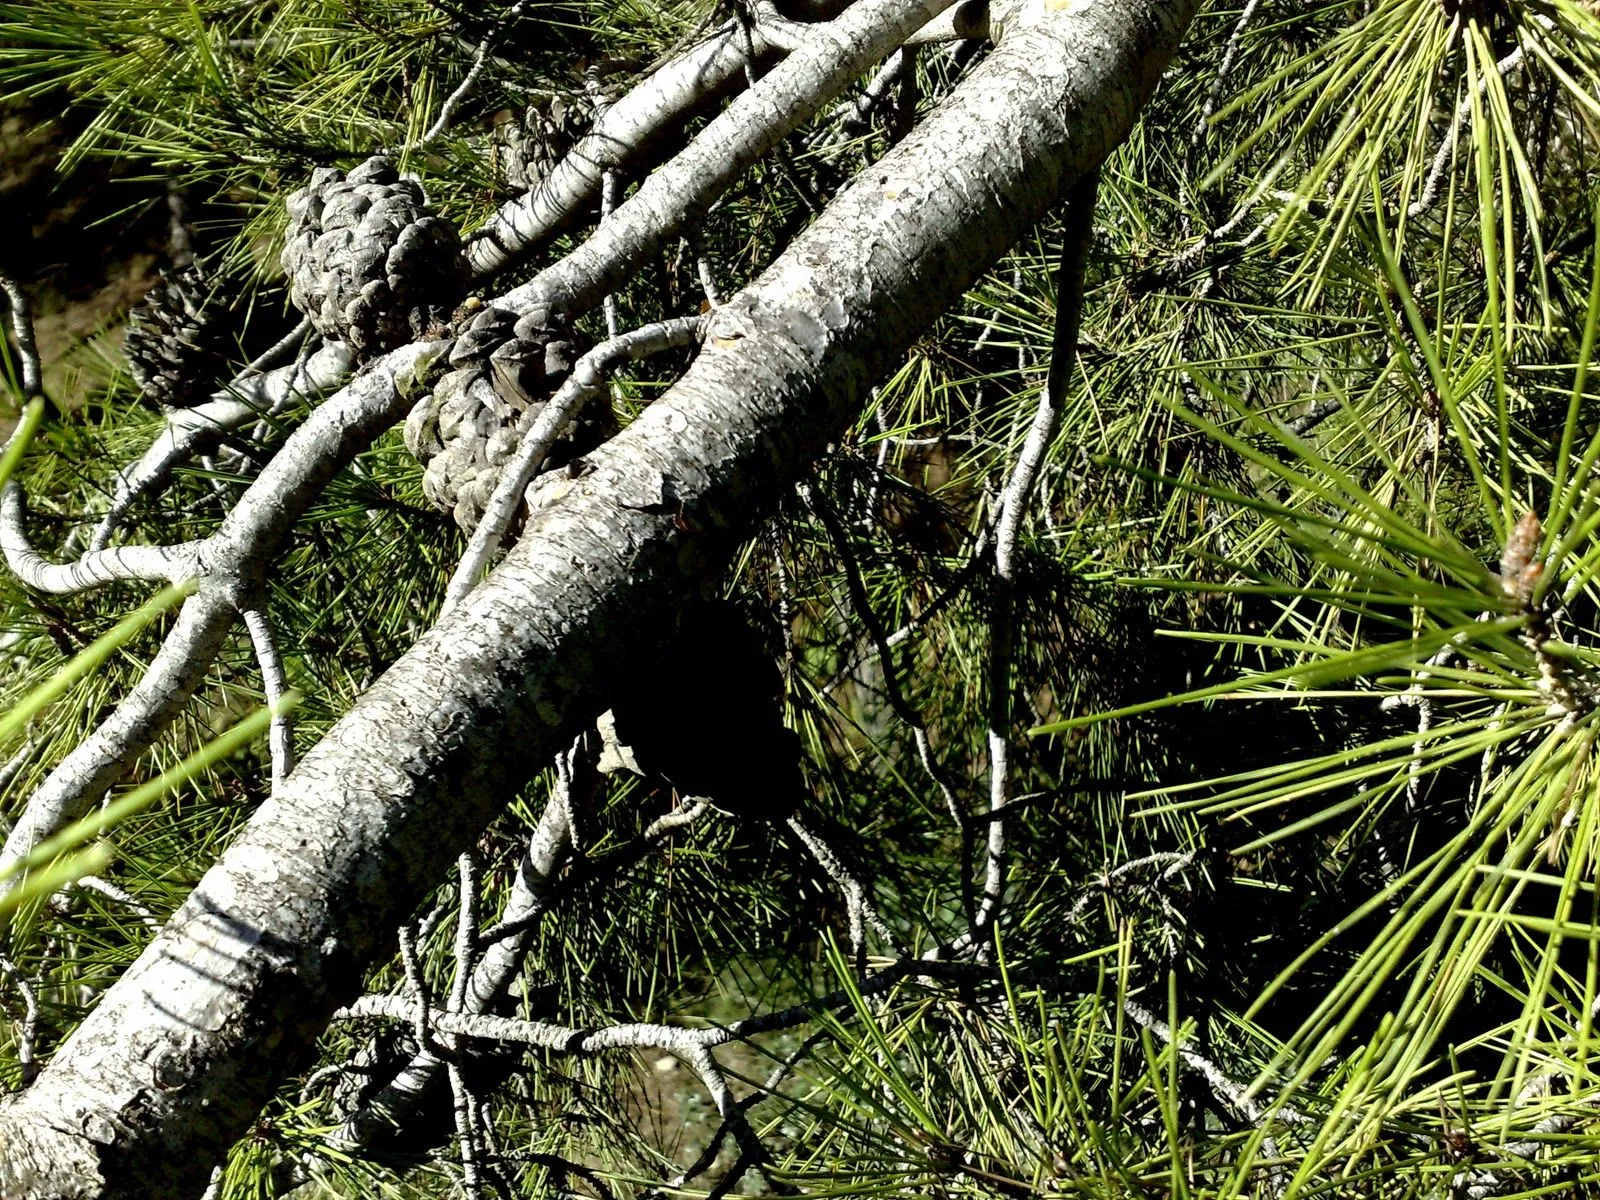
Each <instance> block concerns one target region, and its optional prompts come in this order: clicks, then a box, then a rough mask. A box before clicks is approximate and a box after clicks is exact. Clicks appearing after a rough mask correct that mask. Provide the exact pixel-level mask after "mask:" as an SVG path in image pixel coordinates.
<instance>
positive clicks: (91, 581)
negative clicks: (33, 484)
mask: <svg viewBox="0 0 1600 1200" xmlns="http://www.w3.org/2000/svg"><path fill="white" fill-rule="evenodd" d="M26 523H27V508H26V503H25V501H24V498H23V491H22V485H21V484H19V483H17V481H16V480H14V479H13V480H11V481H10V482H8V483H7V484H6V485H5V489H4V490H3V491H0V552H3V553H4V554H5V560H6V565H7V566H8V567H10V568H11V571H12V573H13V574H14V575H16V577H17V578H18V579H20V580H22V582H24V583H26V584H27V585H28V586H29V587H32V588H38V589H39V590H40V591H41V592H51V593H54V594H56V595H71V594H73V593H76V592H84V591H88V590H89V589H90V588H96V587H100V586H102V585H104V584H107V583H115V582H118V581H125V580H130V579H144V580H151V581H154V582H159V583H181V582H182V581H183V580H185V579H188V578H190V577H191V576H192V575H193V574H194V573H195V568H196V563H195V558H196V554H197V552H198V550H199V548H200V545H201V543H199V542H184V543H181V544H180V545H176V546H113V547H111V548H110V549H106V550H95V551H90V552H89V553H87V554H85V555H84V556H83V557H82V558H79V559H78V560H77V561H76V562H70V563H52V562H50V561H49V560H48V559H46V558H45V557H44V555H42V554H40V553H39V552H38V551H37V550H35V549H34V548H33V544H32V543H31V542H30V541H29V540H28V532H27V527H26Z"/></svg>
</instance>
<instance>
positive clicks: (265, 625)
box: [243, 602, 294, 792]
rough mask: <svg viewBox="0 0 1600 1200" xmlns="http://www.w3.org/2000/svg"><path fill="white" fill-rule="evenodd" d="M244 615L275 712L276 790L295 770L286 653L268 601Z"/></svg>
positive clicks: (272, 735) (271, 734)
mask: <svg viewBox="0 0 1600 1200" xmlns="http://www.w3.org/2000/svg"><path fill="white" fill-rule="evenodd" d="M243 616H244V625H245V628H246V629H247V630H249V632H250V645H251V646H252V647H253V648H254V650H255V654H256V661H257V662H258V663H260V664H261V686H262V691H263V692H264V693H265V694H266V697H267V707H268V708H269V709H271V711H272V725H271V728H270V730H269V732H268V741H269V743H270V745H271V750H272V790H273V791H274V792H276V791H277V790H278V789H279V788H280V787H282V786H283V781H284V780H285V779H287V778H288V777H289V772H290V771H292V770H294V714H293V712H292V711H291V709H290V707H289V704H288V697H289V676H288V673H287V672H285V671H284V669H283V655H282V654H281V653H280V652H279V650H278V641H277V638H276V637H275V636H274V635H273V632H272V622H271V621H270V620H268V618H267V609H266V604H265V602H263V603H262V604H260V605H258V606H256V607H254V608H247V609H245V610H244V613H243Z"/></svg>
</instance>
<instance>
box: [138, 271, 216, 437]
mask: <svg viewBox="0 0 1600 1200" xmlns="http://www.w3.org/2000/svg"><path fill="white" fill-rule="evenodd" d="M233 334H234V328H233V321H232V314H231V312H230V309H229V306H228V304H227V303H226V302H224V301H223V300H222V299H221V297H219V296H217V295H215V294H214V293H213V292H212V290H211V287H210V284H209V282H208V281H207V279H206V277H205V274H204V272H202V271H201V270H200V268H199V267H188V268H186V269H185V270H183V271H179V272H177V273H175V274H169V273H167V272H165V271H163V272H162V274H161V282H160V283H158V284H156V286H155V287H153V288H152V289H151V290H150V291H149V292H148V293H147V294H146V295H145V297H144V299H143V300H141V301H140V302H139V303H138V304H136V305H135V306H134V307H133V310H132V311H131V312H129V313H128V329H127V333H126V335H125V336H124V338H123V342H122V352H123V354H124V355H125V356H126V357H127V360H128V370H129V372H130V373H131V374H132V375H133V381H134V383H136V384H138V385H139V390H140V392H141V393H143V395H144V398H145V399H146V400H148V401H150V402H151V403H154V404H160V405H164V406H166V407H168V408H188V407H190V406H191V405H195V404H200V403H203V402H204V401H206V400H208V399H210V397H211V393H212V392H213V391H214V390H215V388H216V384H217V379H218V377H219V376H220V375H221V374H222V370H223V367H224V366H225V365H226V363H227V356H228V349H229V347H230V346H231V345H232V344H233Z"/></svg>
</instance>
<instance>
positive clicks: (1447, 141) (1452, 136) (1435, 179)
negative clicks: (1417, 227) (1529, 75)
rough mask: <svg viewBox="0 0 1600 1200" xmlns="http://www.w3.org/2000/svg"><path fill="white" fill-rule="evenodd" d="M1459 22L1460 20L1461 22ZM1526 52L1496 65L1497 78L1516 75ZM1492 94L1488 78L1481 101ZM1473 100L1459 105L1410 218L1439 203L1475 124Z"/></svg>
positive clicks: (1410, 209) (1481, 90)
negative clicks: (1463, 142)
mask: <svg viewBox="0 0 1600 1200" xmlns="http://www.w3.org/2000/svg"><path fill="white" fill-rule="evenodd" d="M1458 19H1459V18H1458ZM1522 59H1523V50H1522V47H1521V46H1518V47H1516V48H1515V49H1514V50H1512V51H1511V52H1510V53H1509V54H1507V55H1506V56H1505V57H1504V58H1502V59H1501V60H1500V61H1499V62H1497V63H1495V65H1494V70H1495V74H1496V75H1499V76H1500V77H1501V78H1502V79H1504V78H1505V77H1506V76H1507V75H1509V74H1510V73H1511V72H1512V71H1514V70H1516V69H1517V68H1518V67H1519V66H1521V65H1522ZM1488 90H1489V77H1488V76H1487V75H1486V76H1484V77H1483V78H1482V79H1480V80H1478V87H1477V97H1476V98H1477V99H1480V100H1481V98H1482V97H1483V96H1484V94H1485V93H1487V92H1488ZM1474 99H1475V98H1474V97H1473V96H1465V97H1463V98H1462V100H1461V103H1460V104H1458V105H1456V112H1455V117H1454V119H1452V120H1451V122H1450V128H1449V129H1447V130H1446V131H1445V134H1444V137H1443V139H1442V140H1441V141H1440V143H1439V149H1438V150H1437V151H1435V152H1434V155H1433V162H1432V163H1431V164H1430V165H1429V167H1428V174H1427V177H1426V178H1425V179H1424V180H1423V181H1422V192H1421V194H1419V195H1418V196H1417V198H1416V199H1415V200H1413V201H1412V202H1411V204H1410V206H1409V207H1407V209H1406V216H1408V217H1412V218H1416V217H1420V216H1422V215H1423V214H1424V213H1426V212H1427V211H1428V210H1429V209H1431V208H1432V207H1433V206H1434V205H1435V204H1437V203H1438V202H1439V192H1440V186H1441V185H1442V184H1443V183H1444V177H1445V173H1446V172H1447V171H1448V170H1449V168H1450V158H1451V156H1452V155H1453V154H1454V153H1455V148H1456V142H1457V140H1458V139H1459V138H1460V137H1461V134H1462V131H1463V130H1465V129H1466V127H1467V122H1469V121H1470V120H1472V107H1473V103H1474Z"/></svg>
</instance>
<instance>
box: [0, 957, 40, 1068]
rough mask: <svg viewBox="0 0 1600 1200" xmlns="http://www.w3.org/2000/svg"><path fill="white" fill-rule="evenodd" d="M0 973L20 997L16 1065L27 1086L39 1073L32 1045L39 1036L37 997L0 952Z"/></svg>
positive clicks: (13, 964)
mask: <svg viewBox="0 0 1600 1200" xmlns="http://www.w3.org/2000/svg"><path fill="white" fill-rule="evenodd" d="M0 974H3V975H5V977H6V978H7V979H9V980H11V986H12V987H14V988H16V989H17V995H19V996H21V997H22V1024H21V1027H20V1028H19V1029H18V1030H17V1043H16V1049H17V1067H18V1068H19V1069H20V1071H21V1073H22V1086H23V1087H27V1086H28V1085H29V1084H30V1083H32V1082H33V1080H34V1077H35V1076H36V1075H38V1074H39V1064H38V1062H37V1060H36V1059H35V1058H34V1046H35V1044H36V1041H37V1038H38V1036H39V997H38V996H37V995H36V994H35V993H34V990H33V985H32V984H31V983H29V982H28V979H27V977H26V976H25V975H23V973H22V971H21V969H19V968H18V966H17V964H16V963H14V962H12V961H11V960H10V959H9V958H7V957H6V956H5V954H3V953H0Z"/></svg>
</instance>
